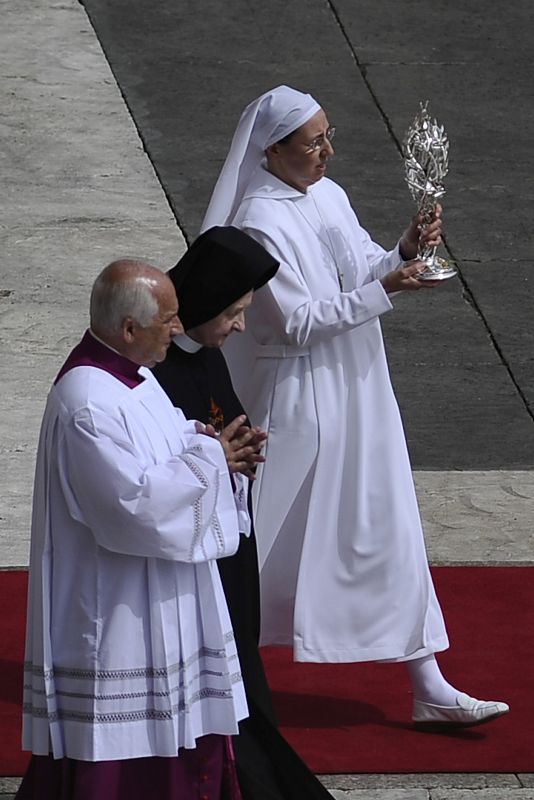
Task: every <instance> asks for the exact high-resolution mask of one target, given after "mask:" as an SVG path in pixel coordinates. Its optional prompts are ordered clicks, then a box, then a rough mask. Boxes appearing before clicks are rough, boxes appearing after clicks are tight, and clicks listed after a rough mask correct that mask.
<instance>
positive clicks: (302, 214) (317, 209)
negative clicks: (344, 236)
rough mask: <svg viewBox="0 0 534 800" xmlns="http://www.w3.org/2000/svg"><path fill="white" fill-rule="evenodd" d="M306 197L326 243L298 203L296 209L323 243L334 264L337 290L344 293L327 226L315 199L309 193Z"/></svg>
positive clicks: (341, 275)
mask: <svg viewBox="0 0 534 800" xmlns="http://www.w3.org/2000/svg"><path fill="white" fill-rule="evenodd" d="M307 196H309V197H311V199H312V202H313V205H314V206H315V210H316V211H317V216H318V217H319V219H320V221H321V223H322V226H323V228H324V230H325V231H326V235H327V237H328V242H325V240H324V239H323V238H322V237H321V235H320V232H319V231H316V230H315V226H314V225H312V223H311V220H310V219H309V218H308V217H307V216H306V214H305V213H304V211H303V210H302V208H300V204H299V202H298V201H297V202H296V206H297V208H298V210H299V212H300V215H301V216H302V217H303V219H304V220H305V221H306V222H307V223H308V225H309V226H310V228H311V229H312V231H313V232H314V233H315V235H316V236H317V238H318V239H319V240H320V241H322V242H323V244H324V245H325V246H326V249H327V250H328V252H329V253H330V255H331V256H332V261H333V263H334V268H335V270H336V275H337V282H338V284H339V288H340V289H341V291H342V292H343V291H344V288H343V277H344V276H343V273H342V272H341V270H340V269H339V267H338V265H337V259H336V250H335V247H334V243H333V242H332V238H331V236H330V231H329V230H328V226H327V224H326V222H325V221H324V218H323V215H322V214H321V211H320V209H319V206H318V205H317V202H316V200H315V197H314V196H313V194H311V193H309V194H308V195H307Z"/></svg>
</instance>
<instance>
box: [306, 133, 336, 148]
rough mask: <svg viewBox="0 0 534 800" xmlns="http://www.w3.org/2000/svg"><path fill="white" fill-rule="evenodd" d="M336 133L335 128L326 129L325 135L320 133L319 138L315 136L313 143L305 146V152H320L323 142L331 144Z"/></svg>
mask: <svg viewBox="0 0 534 800" xmlns="http://www.w3.org/2000/svg"><path fill="white" fill-rule="evenodd" d="M335 133H336V129H335V128H328V130H327V131H326V133H321V135H320V136H316V137H315V139H314V140H313V141H311V142H310V143H309V144H307V145H306V151H307V152H308V153H315V151H316V150H320V149H321V147H324V144H325V141H329V142H331V141H332V139H333V138H334V136H335Z"/></svg>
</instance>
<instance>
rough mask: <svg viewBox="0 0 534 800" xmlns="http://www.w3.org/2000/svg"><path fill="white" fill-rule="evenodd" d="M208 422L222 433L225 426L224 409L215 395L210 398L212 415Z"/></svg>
mask: <svg viewBox="0 0 534 800" xmlns="http://www.w3.org/2000/svg"><path fill="white" fill-rule="evenodd" d="M208 422H209V424H210V425H213V427H214V428H215V430H216V431H217V433H220V432H221V431H222V429H223V428H224V414H223V410H222V408H221V407H220V406H218V405H217V403H216V402H215V400H214V399H213V397H211V398H210V415H209V419H208Z"/></svg>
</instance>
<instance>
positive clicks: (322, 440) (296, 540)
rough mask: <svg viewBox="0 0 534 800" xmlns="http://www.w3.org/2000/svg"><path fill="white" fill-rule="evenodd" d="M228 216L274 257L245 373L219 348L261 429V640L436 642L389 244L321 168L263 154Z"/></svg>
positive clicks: (440, 629)
mask: <svg viewBox="0 0 534 800" xmlns="http://www.w3.org/2000/svg"><path fill="white" fill-rule="evenodd" d="M231 223H232V224H234V225H236V226H237V227H239V228H242V229H243V230H244V231H246V232H247V233H248V234H250V235H251V236H252V237H254V238H255V239H256V240H257V241H259V242H260V243H261V244H262V245H264V247H266V249H267V250H268V251H269V252H270V253H271V254H272V255H273V256H274V257H275V258H276V259H278V260H279V261H280V262H281V266H280V268H279V270H278V272H277V274H276V275H275V277H274V278H273V279H272V280H271V281H270V282H269V283H268V284H267V285H266V286H265V287H263V288H262V289H260V290H259V291H258V292H256V294H255V298H254V302H253V303H252V306H251V308H250V311H249V313H248V316H247V327H248V329H249V331H250V333H251V334H252V336H253V338H254V340H255V341H256V343H258V344H259V346H258V347H257V352H256V359H255V361H254V366H253V368H252V372H250V371H248V370H246V371H245V380H244V381H240V380H239V377H238V372H239V367H238V363H239V360H240V358H241V357H242V355H241V353H240V351H242V350H243V346H244V343H243V341H242V338H241V337H233V339H234V341H233V342H232V341H231V342H230V347H229V348H228V351H227V350H226V348H225V352H227V354H228V356H229V360H230V364H231V366H232V368H233V367H234V366H235V367H237V369H236V376H237V380H236V384H237V386H236V388H237V391H238V394H239V395H240V397H241V399H242V402H243V405H244V406H245V408H246V410H247V412H248V414H249V416H250V418H251V420H252V422H253V424H254V425H259V426H260V427H261V428H263V429H265V430H267V431H268V433H269V438H268V440H267V446H266V450H265V456H266V463H265V464H264V465H263V466H262V467H261V468H260V471H259V477H258V479H257V481H256V483H255V485H254V500H255V515H256V516H255V524H256V530H257V536H258V547H259V556H260V567H261V591H262V643H264V644H281V645H288V644H293V646H294V655H295V658H296V659H297V660H299V661H331V662H351V661H367V660H382V659H391V660H406V659H412V658H418V657H421V656H424V655H426V654H428V653H433V652H437V651H440V650H444V649H445V648H446V647H447V646H448V640H447V634H446V631H445V627H444V623H443V618H442V614H441V610H440V607H439V604H438V602H437V599H436V596H435V593H434V588H433V584H432V580H431V577H430V573H429V569H428V564H427V557H426V552H425V545H424V540H423V534H422V530H421V523H420V518H419V512H418V507H417V501H416V497H415V492H414V486H413V480H412V474H411V468H410V463H409V459H408V454H407V449H406V443H405V437H404V432H403V427H402V422H401V418H400V414H399V409H398V406H397V402H396V399H395V396H394V394H393V390H392V387H391V383H390V378H389V372H388V366H387V362H386V356H385V352H384V345H383V341H382V334H381V329H380V323H379V317H380V315H381V314H383V313H385V312H386V311H389V310H390V309H391V307H392V306H391V303H390V300H389V299H388V296H387V295H386V293H385V291H384V289H383V287H382V285H381V283H380V281H379V280H378V278H380V277H381V276H383V275H384V274H386V273H387V272H389V271H390V270H392V269H395V268H397V267H399V266H401V263H402V260H401V258H400V255H399V251H398V248H396V249H395V250H393V251H391V252H385V251H384V250H383V249H382V248H381V247H379V246H378V245H376V244H375V243H374V242H372V241H371V239H370V237H369V235H368V234H367V233H366V232H365V231H364V230H363V229H362V227H361V226H360V225H359V223H358V220H357V218H356V216H355V214H354V212H353V211H352V209H351V207H350V204H349V201H348V198H347V196H346V194H345V193H344V191H343V190H342V189H341V188H340V187H339V186H338V185H337V184H335V183H334V182H332V181H331V180H329V179H327V178H322V179H321V180H319V181H318V182H317V183H315V184H314V185H313V186H311V187H310V188H309V189H308V191H307V193H305V194H303V193H301V192H299V191H297V190H296V189H293V188H292V187H290V186H289V185H287V184H286V183H284V182H282V181H280V180H278V178H276V177H275V176H274V175H272V174H270V173H269V172H267V171H266V169H264V168H263V167H259V168H258V169H257V170H256V172H255V174H254V175H253V177H252V179H251V181H250V183H249V185H248V188H247V189H246V190H245V192H244V196H243V200H242V202H241V205H240V207H239V210H238V211H237V214H236V216H235V217H234V219H233V220H232V221H231ZM336 265H337V269H336ZM340 284H341V285H342V290H341V289H340ZM236 350H237V351H238V357H237V359H236V358H235V351H236Z"/></svg>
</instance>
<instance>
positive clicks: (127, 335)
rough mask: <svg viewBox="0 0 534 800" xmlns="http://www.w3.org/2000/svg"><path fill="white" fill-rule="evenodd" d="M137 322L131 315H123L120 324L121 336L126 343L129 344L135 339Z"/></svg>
mask: <svg viewBox="0 0 534 800" xmlns="http://www.w3.org/2000/svg"><path fill="white" fill-rule="evenodd" d="M136 328H137V323H136V321H135V320H133V319H132V318H131V317H125V318H124V319H123V321H122V325H121V333H122V338H123V340H124V341H125V342H126V343H127V344H131V343H132V342H133V340H134V339H135V329H136Z"/></svg>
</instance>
